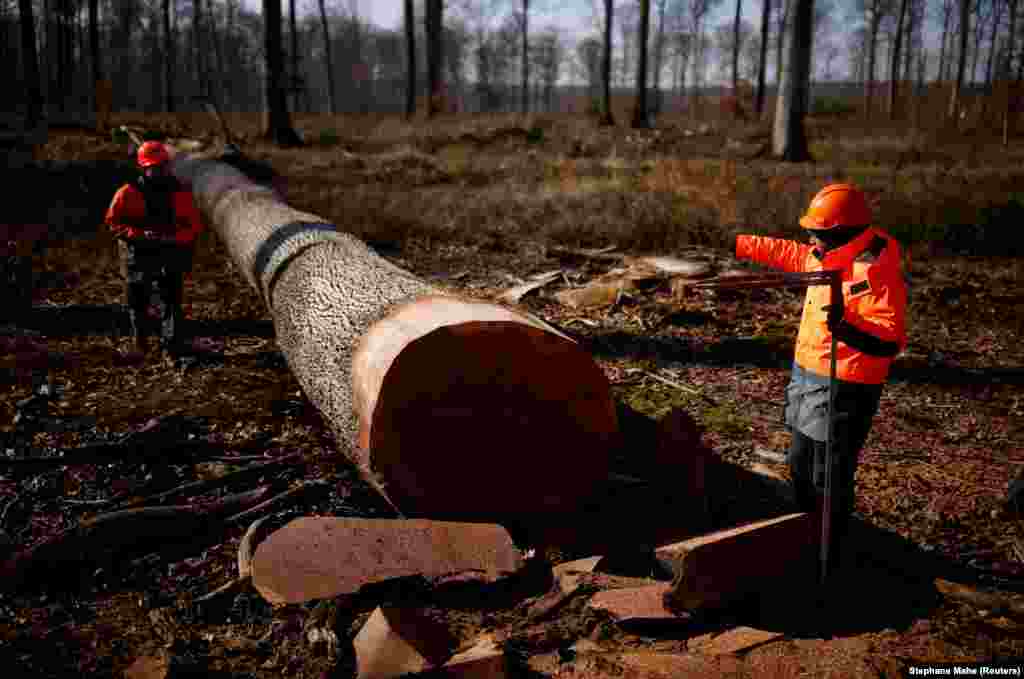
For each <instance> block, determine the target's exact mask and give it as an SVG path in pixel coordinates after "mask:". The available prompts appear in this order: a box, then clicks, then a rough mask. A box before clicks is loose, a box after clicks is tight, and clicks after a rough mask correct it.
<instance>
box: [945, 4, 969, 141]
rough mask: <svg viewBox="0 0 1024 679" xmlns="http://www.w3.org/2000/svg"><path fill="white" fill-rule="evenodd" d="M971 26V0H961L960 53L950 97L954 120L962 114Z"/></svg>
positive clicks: (951, 117)
mask: <svg viewBox="0 0 1024 679" xmlns="http://www.w3.org/2000/svg"><path fill="white" fill-rule="evenodd" d="M970 26H971V0H960V54H959V55H957V62H956V81H955V82H954V83H953V94H952V96H951V97H950V98H949V111H948V112H947V113H948V116H949V118H950V119H952V120H953V121H954V122H958V121H957V117H958V116H959V115H960V90H961V89H962V88H963V85H964V70H965V69H966V67H967V37H968V34H969V32H970Z"/></svg>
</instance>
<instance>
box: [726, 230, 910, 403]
mask: <svg viewBox="0 0 1024 679" xmlns="http://www.w3.org/2000/svg"><path fill="white" fill-rule="evenodd" d="M736 257H738V258H740V259H751V260H753V261H755V262H758V263H760V264H764V265H766V266H770V267H773V268H776V269H782V270H784V271H790V272H803V271H822V270H832V269H839V270H841V271H842V278H843V300H844V302H845V306H846V313H845V315H844V316H843V320H844V321H845V325H846V332H845V334H844V333H843V332H837V333H836V339H837V340H838V341H837V342H836V377H838V378H839V379H841V380H845V381H848V382H857V383H861V384H881V383H883V382H885V379H886V378H887V377H888V375H889V367H890V366H891V365H892V360H893V357H894V356H895V354H896V353H898V352H899V351H901V350H902V349H903V348H904V347H905V346H906V306H907V289H906V284H905V282H904V279H903V273H902V270H901V263H902V260H901V254H900V247H899V244H898V243H897V242H896V240H895V239H894V238H892V237H891V236H889V235H888V234H887V233H885V232H883V231H881V230H879V229H875V228H868V229H866V230H865V231H864V233H862V234H861V235H859V236H858V237H857V238H855V239H853V240H852V241H850V242H849V243H847V244H846V245H844V246H842V247H839V248H836V249H834V250H830V251H828V252H826V253H825V254H824V257H822V255H821V251H820V250H817V249H815V248H814V247H813V246H811V245H805V244H801V243H798V242H796V241H792V240H784V239H780V238H767V237H764V236H747V235H745V236H738V237H737V238H736ZM828 303H829V289H828V287H827V286H813V287H809V288H807V295H806V298H805V301H804V310H803V317H802V319H801V322H800V332H799V334H798V335H797V342H796V363H797V365H799V366H800V367H801V368H804V369H805V370H807V371H809V372H812V373H815V374H817V375H820V376H824V377H828V374H829V351H830V346H831V340H832V333H831V332H830V331H829V330H828V327H827V326H826V318H827V315H828V314H827V312H826V311H825V310H824V309H823V307H825V306H827V305H828ZM850 335H857V337H859V338H862V339H864V340H866V341H864V342H853V338H849V339H847V338H848V337H849V336H850ZM851 342H853V343H854V344H860V345H861V346H862V347H863V346H864V344H867V343H870V342H874V343H875V344H878V345H884V346H891V347H892V351H882V350H879V351H877V352H876V353H871V352H868V351H864V350H863V349H862V348H855V347H854V346H851ZM882 353H885V354H888V355H881V354H882Z"/></svg>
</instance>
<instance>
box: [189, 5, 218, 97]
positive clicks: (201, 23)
mask: <svg viewBox="0 0 1024 679" xmlns="http://www.w3.org/2000/svg"><path fill="white" fill-rule="evenodd" d="M192 8H193V16H194V19H193V20H194V22H195V25H194V26H193V27H192V31H193V33H194V34H195V43H196V69H197V72H198V74H199V91H200V95H201V96H202V98H203V100H204V101H206V102H209V101H210V100H211V97H212V95H213V85H212V83H211V82H210V64H209V61H208V60H207V51H208V48H207V41H208V37H207V36H206V15H205V14H204V12H203V0H192Z"/></svg>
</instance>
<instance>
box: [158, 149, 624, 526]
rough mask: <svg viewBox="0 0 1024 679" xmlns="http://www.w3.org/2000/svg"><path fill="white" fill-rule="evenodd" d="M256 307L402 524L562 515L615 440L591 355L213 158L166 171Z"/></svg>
mask: <svg viewBox="0 0 1024 679" xmlns="http://www.w3.org/2000/svg"><path fill="white" fill-rule="evenodd" d="M175 173H176V174H177V176H178V177H179V178H181V179H184V180H186V181H188V182H189V183H190V184H191V185H192V189H193V192H194V194H195V196H196V203H197V205H198V206H199V208H200V210H201V211H202V212H203V214H204V216H205V218H206V219H207V223H208V224H209V225H210V226H211V227H212V228H213V229H214V230H215V231H216V233H217V235H218V236H219V237H220V238H221V239H222V241H223V242H224V243H225V246H226V248H227V250H228V253H229V254H230V256H231V258H232V261H233V262H234V264H235V265H236V266H237V267H238V268H239V269H241V273H242V274H243V275H244V276H246V278H247V280H248V281H249V283H250V284H251V285H252V286H253V288H255V289H256V290H257V291H258V292H259V293H260V295H261V296H262V298H263V299H264V300H265V302H266V303H267V306H268V308H269V310H270V312H271V315H272V318H273V320H274V328H275V332H276V336H277V342H278V344H279V346H280V348H281V351H282V352H283V354H284V356H285V358H286V360H287V362H288V365H289V367H290V368H291V370H292V372H293V373H294V374H295V376H296V378H297V380H298V381H299V383H300V385H301V386H302V388H303V390H304V392H305V394H306V396H307V397H308V398H309V399H310V401H311V402H312V403H313V404H314V405H316V406H317V408H318V409H319V410H320V412H321V414H322V415H323V416H324V419H325V421H326V422H327V424H328V426H329V427H330V428H331V430H332V433H333V434H334V436H335V438H336V440H337V442H338V445H339V448H340V449H341V451H342V452H344V453H345V454H346V455H348V456H349V457H350V458H351V459H352V460H353V461H354V462H356V463H357V465H358V466H359V467H360V469H361V470H362V471H363V472H364V474H366V475H367V476H368V477H369V478H371V479H372V480H374V481H375V482H378V483H379V485H380V486H381V487H383V489H384V491H385V493H386V494H387V495H388V497H389V499H390V500H391V501H392V502H393V503H394V504H395V505H396V507H397V508H398V509H400V510H401V511H402V512H403V513H405V514H408V515H412V516H423V517H432V518H447V519H462V520H478V521H495V520H501V519H503V518H507V517H514V518H516V519H519V518H522V519H523V520H524V521H528V520H529V519H528V517H527V516H526V515H534V516H546V515H548V514H550V513H551V512H553V511H561V510H563V509H565V510H568V509H574V508H575V507H577V506H578V504H579V502H580V501H581V499H582V498H584V497H585V496H587V495H589V494H590V493H591V492H592V490H593V487H594V483H595V481H597V480H599V479H602V478H604V477H605V476H606V474H607V470H608V460H609V458H610V456H611V451H612V449H613V448H614V447H615V446H617V445H618V444H619V432H618V425H617V422H616V415H615V408H614V405H613V402H612V398H611V394H610V390H609V386H608V382H607V379H606V378H605V376H604V374H603V372H602V371H601V370H600V368H599V367H598V366H597V365H596V363H595V362H594V361H593V359H592V358H591V356H590V355H589V354H587V353H586V352H585V351H584V350H583V349H581V348H580V347H579V345H577V344H576V343H575V342H573V341H572V340H570V339H568V338H567V337H565V336H564V335H562V334H561V333H559V332H558V331H557V330H555V329H554V328H552V327H551V326H550V325H548V324H546V323H544V322H543V321H542V320H540V319H538V318H536V317H534V316H532V315H530V314H528V313H525V312H523V311H520V310H516V309H512V308H506V307H502V306H499V305H496V304H492V303H488V302H483V301H477V300H470V299H465V298H460V297H455V296H451V295H446V294H443V293H442V292H441V291H440V290H438V289H436V288H434V287H432V286H430V285H428V284H427V283H425V282H423V281H422V280H420V279H418V278H417V277H416V276H414V275H413V274H412V273H410V272H408V271H405V270H403V269H400V268H399V267H397V266H395V265H394V264H391V263H390V262H388V261H387V260H385V259H384V258H382V257H380V256H379V255H378V254H377V253H375V252H374V251H373V250H371V249H370V248H369V247H368V246H367V245H366V244H364V243H363V242H362V241H360V240H358V239H357V238H355V237H353V236H351V235H349V234H345V233H342V232H340V231H339V230H338V229H337V228H335V226H334V225H333V224H330V223H328V222H327V221H326V220H324V219H323V218H321V217H318V216H316V215H313V214H309V213H305V212H300V211H298V210H295V209H293V208H291V207H289V206H288V205H287V204H285V203H284V202H283V201H282V200H281V198H280V196H279V195H278V194H277V193H275V192H274V191H272V190H270V189H267V188H264V187H260V186H257V185H255V184H253V183H251V182H250V181H249V180H248V179H246V178H245V176H244V175H242V174H241V173H239V172H238V171H236V170H235V169H234V168H232V167H230V166H228V165H225V164H223V163H217V162H214V161H211V160H206V159H202V158H199V157H195V156H193V157H183V158H180V159H178V160H176V161H175Z"/></svg>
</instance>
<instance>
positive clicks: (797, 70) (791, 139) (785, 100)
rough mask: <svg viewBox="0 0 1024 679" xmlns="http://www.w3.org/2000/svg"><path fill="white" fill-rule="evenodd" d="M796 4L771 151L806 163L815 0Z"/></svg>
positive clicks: (776, 111)
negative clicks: (808, 90)
mask: <svg viewBox="0 0 1024 679" xmlns="http://www.w3.org/2000/svg"><path fill="white" fill-rule="evenodd" d="M793 3H794V6H793V8H792V14H793V16H792V17H791V20H790V22H789V26H790V30H789V36H790V38H789V44H788V46H787V49H786V64H785V66H786V67H785V69H784V70H783V72H782V82H781V83H780V84H779V96H778V98H777V100H776V101H777V103H776V106H775V127H774V129H773V130H772V151H773V153H774V154H775V155H776V156H777V157H778V158H779V159H780V160H786V161H790V162H804V161H807V160H810V157H811V156H810V153H809V151H808V149H807V137H806V134H805V132H804V115H805V114H806V110H805V109H806V103H807V86H808V81H809V79H810V75H811V43H812V39H813V31H812V26H811V24H812V21H813V16H814V0H793Z"/></svg>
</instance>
